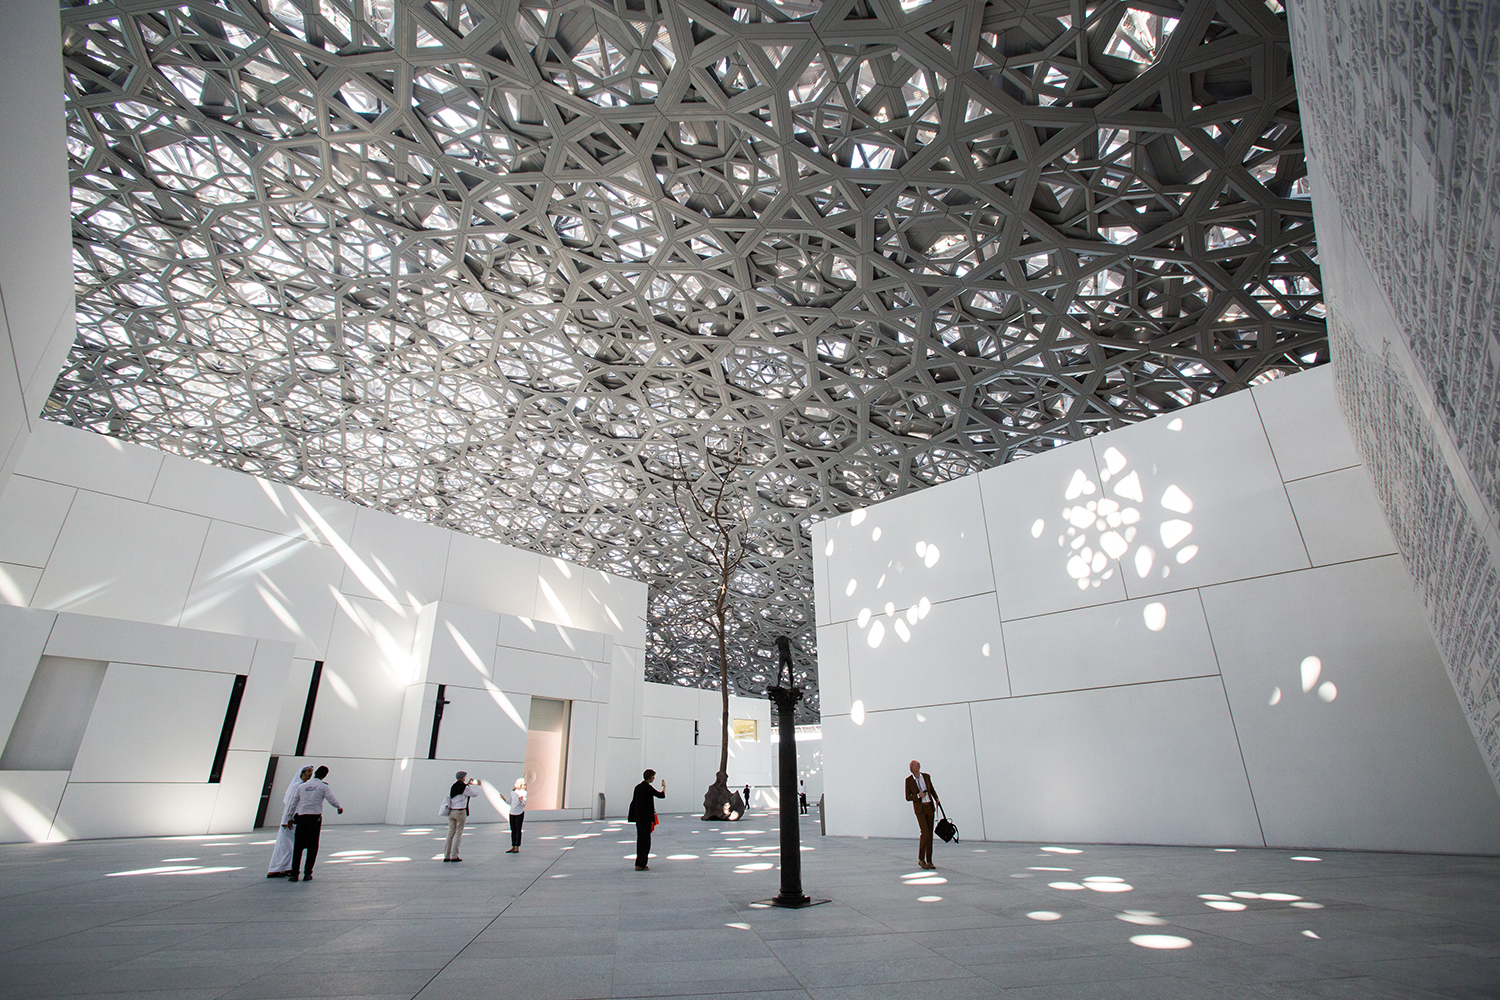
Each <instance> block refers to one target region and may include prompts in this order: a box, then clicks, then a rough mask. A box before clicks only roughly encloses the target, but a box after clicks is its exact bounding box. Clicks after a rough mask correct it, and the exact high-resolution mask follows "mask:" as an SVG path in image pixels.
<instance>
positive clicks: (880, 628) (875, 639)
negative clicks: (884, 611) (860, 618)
mask: <svg viewBox="0 0 1500 1000" xmlns="http://www.w3.org/2000/svg"><path fill="white" fill-rule="evenodd" d="M884 638H885V626H884V625H882V624H881V623H880V620H879V619H876V620H875V621H874V622H872V623H871V624H870V633H869V635H867V636H865V642H867V643H869V645H870V648H871V649H878V648H880V643H881V640H883V639H884Z"/></svg>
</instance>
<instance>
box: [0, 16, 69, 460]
mask: <svg viewBox="0 0 1500 1000" xmlns="http://www.w3.org/2000/svg"><path fill="white" fill-rule="evenodd" d="M5 15H6V20H5V32H4V33H3V36H0V135H3V136H4V142H3V143H0V177H4V178H5V184H4V185H3V187H0V300H3V303H4V308H3V309H0V362H3V364H4V366H5V367H4V368H3V369H0V488H3V486H4V484H5V480H6V478H7V477H8V475H9V473H10V471H11V469H12V468H13V466H14V465H15V461H16V459H17V458H18V457H19V454H20V451H21V449H22V447H23V445H24V443H25V441H26V438H27V432H28V428H29V427H32V426H34V425H36V424H38V423H40V421H39V420H37V419H36V417H37V415H38V414H40V413H41V412H42V407H43V404H44V402H45V401H46V398H47V395H48V393H49V392H50V391H51V388H52V383H53V381H54V380H55V379H56V377H57V372H58V369H59V368H60V367H61V366H62V363H63V360H64V358H65V357H66V356H67V351H68V348H69V347H70V346H71V345H72V343H73V339H74V333H75V331H74V326H73V269H72V263H71V257H70V248H69V227H68V181H67V156H66V146H65V145H64V139H65V134H64V129H63V107H62V97H63V94H62V91H61V89H60V88H59V87H58V86H57V81H58V80H59V79H61V68H62V67H61V62H60V59H59V52H58V47H57V44H56V43H57V37H58V17H57V6H56V5H55V4H50V3H48V2H47V0H26V2H19V0H16V2H12V3H9V4H7V5H6V8H5Z"/></svg>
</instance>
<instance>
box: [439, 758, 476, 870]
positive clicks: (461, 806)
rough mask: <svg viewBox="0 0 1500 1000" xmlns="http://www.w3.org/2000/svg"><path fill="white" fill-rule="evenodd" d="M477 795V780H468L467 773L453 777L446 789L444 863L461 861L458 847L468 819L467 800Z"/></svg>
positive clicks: (460, 772)
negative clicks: (446, 826) (446, 823)
mask: <svg viewBox="0 0 1500 1000" xmlns="http://www.w3.org/2000/svg"><path fill="white" fill-rule="evenodd" d="M478 794H479V779H478V778H474V779H472V780H470V778H469V772H468V771H458V772H455V773H454V775H453V784H452V785H451V786H449V788H448V798H447V799H446V800H445V801H444V803H443V807H444V808H445V809H446V810H447V811H448V839H447V841H446V842H445V843H444V844H443V860H444V861H462V860H463V858H461V857H459V856H458V845H459V844H460V843H461V842H462V841H463V839H464V823H465V822H466V821H467V820H468V818H469V800H470V799H472V798H473V797H474V796H476V795H478Z"/></svg>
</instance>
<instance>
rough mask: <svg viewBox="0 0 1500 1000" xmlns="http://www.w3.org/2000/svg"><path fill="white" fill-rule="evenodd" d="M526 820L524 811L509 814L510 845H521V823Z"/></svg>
mask: <svg viewBox="0 0 1500 1000" xmlns="http://www.w3.org/2000/svg"><path fill="white" fill-rule="evenodd" d="M524 822H526V814H525V813H511V814H510V846H511V847H520V846H521V824H522V823H524Z"/></svg>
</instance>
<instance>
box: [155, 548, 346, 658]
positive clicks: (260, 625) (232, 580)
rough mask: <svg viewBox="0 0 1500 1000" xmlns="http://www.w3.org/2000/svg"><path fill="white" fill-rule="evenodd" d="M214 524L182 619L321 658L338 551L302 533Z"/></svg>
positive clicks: (338, 569)
mask: <svg viewBox="0 0 1500 1000" xmlns="http://www.w3.org/2000/svg"><path fill="white" fill-rule="evenodd" d="M211 524H212V527H210V528H209V531H208V536H207V538H206V539H205V540H204V544H203V553H202V558H201V559H200V561H199V563H198V569H197V573H196V574H195V575H194V578H193V585H192V588H191V590H189V592H188V598H187V606H186V608H184V610H183V613H182V624H183V625H184V626H187V627H189V628H200V629H209V630H211V631H214V632H228V633H231V634H234V635H253V636H259V637H263V638H266V639H278V640H284V641H287V642H291V643H295V644H296V647H297V653H298V655H300V656H305V657H314V658H318V657H321V656H322V655H323V652H324V650H325V649H326V648H327V645H328V634H329V630H330V629H331V628H332V626H333V614H334V609H335V608H336V607H337V605H336V603H335V599H334V596H333V592H332V591H331V590H330V588H329V585H328V584H329V581H330V580H337V579H338V578H339V576H340V574H341V573H342V572H343V569H344V562H343V560H342V559H340V558H339V555H338V553H337V552H335V551H334V550H333V549H332V548H330V547H329V546H327V545H319V544H316V543H314V542H310V541H308V540H307V539H306V538H301V537H296V536H291V535H282V534H275V533H273V532H269V531H263V530H261V529H258V528H245V527H241V526H240V525H237V524H230V523H227V522H224V521H214V522H211Z"/></svg>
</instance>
